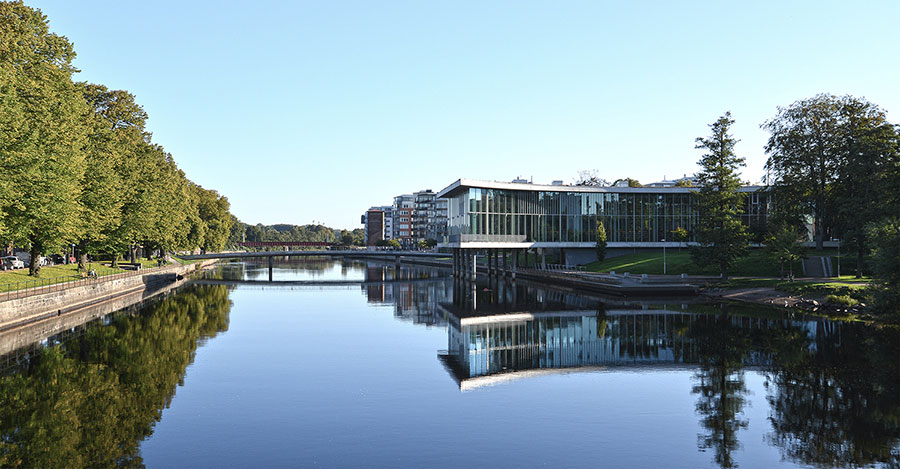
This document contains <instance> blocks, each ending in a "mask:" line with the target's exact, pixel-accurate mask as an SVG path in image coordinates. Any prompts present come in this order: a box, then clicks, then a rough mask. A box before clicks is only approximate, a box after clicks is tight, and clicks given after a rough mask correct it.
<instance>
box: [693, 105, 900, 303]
mask: <svg viewBox="0 0 900 469" xmlns="http://www.w3.org/2000/svg"><path fill="white" fill-rule="evenodd" d="M733 123H734V120H733V119H732V118H731V114H730V113H726V114H725V115H724V116H722V117H720V118H719V119H718V120H717V121H716V122H715V123H713V124H712V125H710V128H711V130H712V132H711V135H710V136H709V137H706V138H698V139H697V148H700V149H703V150H706V151H707V152H706V153H705V154H704V155H703V157H702V159H701V160H700V162H699V164H700V166H701V168H702V169H701V171H700V172H699V173H698V175H697V176H698V177H697V180H698V183H699V185H700V189H699V192H697V195H698V197H697V201H698V209H699V213H700V218H699V224H698V226H697V228H696V232H695V234H696V237H697V241H698V243H699V247H698V248H697V249H695V250H694V258H695V261H696V262H697V263H699V264H706V263H710V262H714V263H716V264H718V265H719V266H720V268H721V272H722V275H723V277H726V278H727V274H728V268H729V266H730V265H731V264H732V263H733V262H734V260H735V259H737V258H739V257H741V256H742V255H744V254H745V253H746V250H747V247H748V241H749V234H748V232H747V227H746V226H744V225H742V224H741V222H740V221H739V210H740V206H741V196H740V194H738V192H737V189H738V188H739V187H740V180H739V179H738V176H737V171H738V169H739V168H740V167H742V166H743V165H744V160H743V158H739V157H738V156H737V155H735V153H734V145H735V143H737V140H735V139H734V137H733V136H732V135H730V134H729V128H730V126H731V125H732V124H733ZM762 127H763V128H765V129H767V130H769V132H770V133H771V137H770V138H769V141H768V143H767V145H766V152H767V153H768V155H769V158H768V161H767V162H766V169H767V170H768V172H769V175H768V177H767V179H768V180H767V183H768V184H769V185H770V190H771V191H772V194H773V195H774V200H775V203H774V213H773V214H772V216H771V218H770V220H769V232H770V234H769V235H768V237H767V238H766V243H767V244H768V245H770V246H769V248H770V251H771V252H773V253H774V255H775V256H776V257H777V258H778V259H781V260H782V261H784V260H787V261H791V260H795V259H796V258H799V256H800V255H801V253H802V247H801V246H800V245H799V239H800V238H801V236H802V235H803V234H805V231H806V225H805V220H806V218H807V217H808V216H810V215H811V216H812V218H813V224H812V225H813V233H812V235H813V237H814V239H815V245H816V249H819V250H821V249H823V247H824V241H825V239H826V238H836V239H840V240H842V243H843V245H845V246H848V247H849V248H850V249H852V250H853V251H855V253H856V257H857V267H856V273H857V277H861V276H862V273H863V269H864V265H863V264H864V259H865V258H866V256H868V255H869V254H870V253H874V259H875V262H874V265H873V267H874V273H875V275H876V277H877V279H878V281H879V287H878V293H879V295H880V296H881V301H879V309H881V310H882V311H897V310H898V305H900V301H898V300H900V293H898V292H900V263H898V261H897V259H900V257H898V255H897V253H898V252H900V194H898V189H900V127H898V126H897V125H894V124H891V123H890V122H888V120H887V117H886V114H885V112H884V110H882V109H881V108H879V107H878V106H876V105H874V104H872V103H870V102H868V101H866V100H863V99H860V98H855V97H853V96H840V97H839V96H833V95H828V94H821V95H818V96H815V97H813V98H810V99H807V100H803V101H797V102H795V103H793V104H792V105H790V106H788V107H785V108H779V110H778V115H777V116H776V117H775V118H773V119H772V120H769V121H766V122H765V123H764V124H763V125H762Z"/></svg>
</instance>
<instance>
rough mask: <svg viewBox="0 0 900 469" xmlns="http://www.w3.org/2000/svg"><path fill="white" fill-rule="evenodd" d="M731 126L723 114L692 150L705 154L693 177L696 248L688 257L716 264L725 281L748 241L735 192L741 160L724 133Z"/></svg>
mask: <svg viewBox="0 0 900 469" xmlns="http://www.w3.org/2000/svg"><path fill="white" fill-rule="evenodd" d="M733 123H734V120H733V119H732V118H731V113H730V112H726V113H725V115H724V116H722V117H720V118H719V119H718V120H716V122H714V123H713V124H711V125H710V126H709V127H710V129H711V130H712V134H711V135H710V136H709V137H707V138H703V137H698V138H697V140H696V141H697V146H696V148H699V149H705V150H707V153H706V154H705V155H703V157H702V158H701V159H700V161H699V164H700V166H701V167H702V168H703V169H702V170H701V171H700V173H698V175H697V179H698V182H699V184H700V191H699V192H694V194H696V198H697V206H698V209H699V215H700V216H699V221H698V223H697V226H696V227H695V233H696V237H697V242H698V243H699V244H700V245H699V246H696V247H694V248H693V249H692V251H691V255H692V257H693V259H694V262H695V263H696V264H697V265H698V266H700V265H706V264H714V265H718V266H719V270H720V272H721V274H722V278H723V279H727V278H728V268H729V267H730V266H731V265H732V264H733V263H734V261H735V259H737V258H739V257H741V256H743V255H744V254H745V253H746V252H747V242H748V235H747V229H746V227H745V226H744V225H743V224H742V223H741V221H740V218H739V210H738V207H739V206H740V204H741V202H742V201H743V198H742V196H741V194H739V193H738V189H739V188H740V186H741V181H740V179H739V178H738V176H737V169H738V168H739V167H741V166H743V165H744V159H743V158H739V157H738V156H737V155H735V154H734V145H735V144H736V143H737V140H735V139H734V138H733V137H732V136H731V135H730V134H729V133H728V130H729V128H730V127H731V125H732V124H733Z"/></svg>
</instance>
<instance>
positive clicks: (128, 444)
mask: <svg viewBox="0 0 900 469" xmlns="http://www.w3.org/2000/svg"><path fill="white" fill-rule="evenodd" d="M230 307H231V302H230V300H229V299H228V289H227V288H226V287H224V286H212V287H188V288H186V289H184V290H181V291H180V292H179V293H178V294H177V295H174V296H171V297H169V298H167V299H164V300H162V301H159V302H156V303H154V304H151V305H149V306H147V307H145V308H143V309H142V310H140V312H138V313H137V314H134V315H124V314H122V315H118V316H116V317H114V318H113V320H112V323H111V324H109V325H108V326H103V325H102V324H100V323H99V322H98V323H94V324H92V325H90V327H88V329H87V330H86V331H85V333H84V334H83V335H82V336H80V337H78V338H75V339H72V340H71V341H69V342H67V343H65V344H61V345H56V346H53V347H47V348H45V349H43V350H42V351H41V352H40V353H39V354H37V355H36V356H35V357H34V358H33V359H31V360H30V361H28V362H27V363H25V364H23V365H22V366H21V367H19V368H16V369H12V370H8V371H6V372H4V374H3V375H0V467H115V466H123V467H140V466H143V463H142V460H141V457H140V454H139V445H140V442H141V440H143V439H144V438H146V437H147V436H149V435H150V434H151V433H152V432H153V426H154V424H155V423H156V422H158V421H159V420H160V417H161V416H162V410H163V408H165V407H167V406H168V405H169V403H170V402H171V400H172V397H173V396H174V395H175V387H176V385H178V384H183V380H184V374H185V369H186V368H187V366H188V365H189V364H190V363H191V362H192V361H193V359H194V353H195V351H196V349H197V346H198V343H200V342H201V341H202V340H205V339H207V338H210V337H215V335H216V334H217V333H219V332H223V331H225V330H227V328H228V312H229V309H230Z"/></svg>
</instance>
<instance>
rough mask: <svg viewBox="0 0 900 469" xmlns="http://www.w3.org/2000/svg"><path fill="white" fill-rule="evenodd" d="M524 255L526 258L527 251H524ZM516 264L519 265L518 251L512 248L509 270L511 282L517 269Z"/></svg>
mask: <svg viewBox="0 0 900 469" xmlns="http://www.w3.org/2000/svg"><path fill="white" fill-rule="evenodd" d="M525 256H526V259H527V256H528V251H525ZM518 265H519V251H518V250H517V249H513V257H512V272H510V277H511V278H512V281H513V282H515V281H516V270H517V269H516V268H517V267H518ZM513 290H515V285H514V286H513Z"/></svg>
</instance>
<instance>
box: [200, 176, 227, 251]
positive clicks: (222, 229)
mask: <svg viewBox="0 0 900 469" xmlns="http://www.w3.org/2000/svg"><path fill="white" fill-rule="evenodd" d="M194 190H195V191H196V192H197V201H198V206H197V210H198V215H199V217H200V220H201V221H202V222H203V224H204V226H205V228H206V230H205V231H206V233H205V236H204V237H203V242H202V243H200V245H199V246H200V248H201V249H202V250H203V251H204V252H206V251H219V250H221V249H222V248H224V247H225V245H226V244H227V242H228V237H229V235H230V233H231V223H232V216H231V213H230V212H229V211H228V209H229V207H230V205H229V204H228V199H227V198H225V196H221V195H219V193H218V192H216V191H214V190H206V189H204V188H202V187H200V186H194Z"/></svg>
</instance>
